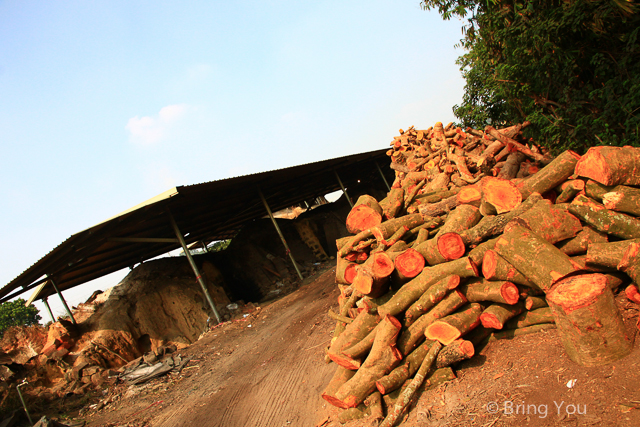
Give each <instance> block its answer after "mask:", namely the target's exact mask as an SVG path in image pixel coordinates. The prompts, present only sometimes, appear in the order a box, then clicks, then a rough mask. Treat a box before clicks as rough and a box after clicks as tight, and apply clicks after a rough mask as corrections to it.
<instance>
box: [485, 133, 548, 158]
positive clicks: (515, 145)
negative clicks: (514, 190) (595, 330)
mask: <svg viewBox="0 0 640 427" xmlns="http://www.w3.org/2000/svg"><path fill="white" fill-rule="evenodd" d="M485 132H487V133H488V134H489V135H491V136H493V137H494V138H495V139H497V140H498V141H501V142H502V143H503V144H505V145H510V146H512V147H513V148H515V149H516V150H518V151H520V152H521V153H524V154H525V155H526V156H529V157H531V158H532V159H534V160H535V161H537V162H540V163H544V164H547V163H549V159H548V158H547V157H544V156H543V155H542V154H539V153H535V152H533V151H531V150H530V149H529V148H527V147H525V146H524V145H522V144H520V143H519V142H518V141H515V140H514V139H511V138H509V137H507V136H505V135H503V134H501V133H500V132H499V131H498V130H497V129H495V128H494V127H492V126H487V127H486V128H485Z"/></svg>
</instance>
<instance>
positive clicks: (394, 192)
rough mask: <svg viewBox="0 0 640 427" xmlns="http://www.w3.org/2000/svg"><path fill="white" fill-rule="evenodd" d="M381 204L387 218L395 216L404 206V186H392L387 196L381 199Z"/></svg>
mask: <svg viewBox="0 0 640 427" xmlns="http://www.w3.org/2000/svg"><path fill="white" fill-rule="evenodd" d="M379 204H380V207H381V208H382V213H383V215H384V217H385V218H386V219H392V218H395V217H396V216H397V215H398V214H399V213H400V211H401V210H402V208H403V207H404V189H403V188H402V187H397V188H391V191H389V194H387V197H385V198H384V199H382V200H380V203H379Z"/></svg>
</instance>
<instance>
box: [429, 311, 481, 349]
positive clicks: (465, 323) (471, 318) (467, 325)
mask: <svg viewBox="0 0 640 427" xmlns="http://www.w3.org/2000/svg"><path fill="white" fill-rule="evenodd" d="M481 314H482V305H480V304H478V303H471V304H468V305H466V306H463V307H462V308H461V309H460V311H458V312H456V313H453V314H450V315H448V316H446V317H443V318H442V319H440V320H436V321H435V322H433V323H432V324H430V325H429V326H427V328H426V329H425V332H424V334H425V336H426V337H427V339H430V340H438V341H440V342H441V343H442V344H444V345H449V344H451V343H452V342H453V341H455V340H457V339H458V338H460V337H461V336H462V335H464V334H466V333H467V332H469V331H470V330H472V329H473V328H475V327H476V326H478V325H479V324H480V315H481Z"/></svg>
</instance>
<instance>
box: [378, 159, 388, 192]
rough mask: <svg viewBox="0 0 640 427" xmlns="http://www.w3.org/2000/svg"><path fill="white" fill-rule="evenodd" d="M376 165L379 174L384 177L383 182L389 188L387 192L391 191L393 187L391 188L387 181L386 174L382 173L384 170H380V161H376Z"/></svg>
mask: <svg viewBox="0 0 640 427" xmlns="http://www.w3.org/2000/svg"><path fill="white" fill-rule="evenodd" d="M374 163H375V164H376V167H377V168H378V172H380V176H381V177H382V180H383V181H384V185H386V186H387V191H391V187H390V186H389V182H388V181H387V178H386V177H385V176H384V173H382V169H380V165H379V164H378V161H377V160H375V161H374Z"/></svg>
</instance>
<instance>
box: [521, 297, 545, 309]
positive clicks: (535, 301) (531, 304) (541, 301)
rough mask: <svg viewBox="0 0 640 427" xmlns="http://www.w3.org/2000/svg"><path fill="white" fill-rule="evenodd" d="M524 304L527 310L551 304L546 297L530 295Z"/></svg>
mask: <svg viewBox="0 0 640 427" xmlns="http://www.w3.org/2000/svg"><path fill="white" fill-rule="evenodd" d="M524 306H525V308H526V309H527V310H529V311H532V310H536V309H538V308H543V307H549V304H547V300H546V299H545V298H542V297H537V296H533V295H529V296H527V298H526V299H525V300H524Z"/></svg>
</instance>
